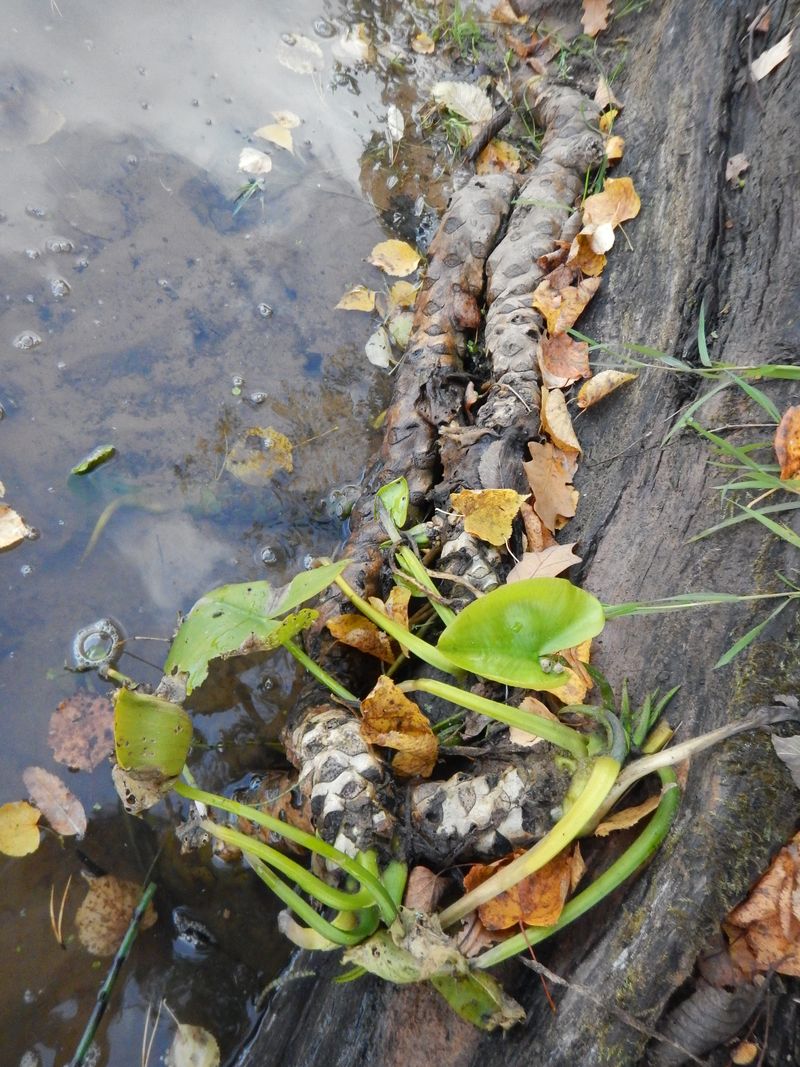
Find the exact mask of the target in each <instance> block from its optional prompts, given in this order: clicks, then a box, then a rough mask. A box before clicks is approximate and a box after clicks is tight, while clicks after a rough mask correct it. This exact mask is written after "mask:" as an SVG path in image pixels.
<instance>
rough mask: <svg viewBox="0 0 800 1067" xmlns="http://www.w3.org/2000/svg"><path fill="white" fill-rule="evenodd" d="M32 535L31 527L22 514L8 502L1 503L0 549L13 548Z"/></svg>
mask: <svg viewBox="0 0 800 1067" xmlns="http://www.w3.org/2000/svg"><path fill="white" fill-rule="evenodd" d="M30 536H31V528H30V526H28V524H27V523H26V522H25V520H24V519H23V518H22V516H21V515H18V514H17V512H16V511H14V509H13V508H11V507H9V506H8V504H0V551H1V550H2V549H4V548H13V547H14V546H15V545H18V544H19V543H20V541H24V540H25V538H26V537H30Z"/></svg>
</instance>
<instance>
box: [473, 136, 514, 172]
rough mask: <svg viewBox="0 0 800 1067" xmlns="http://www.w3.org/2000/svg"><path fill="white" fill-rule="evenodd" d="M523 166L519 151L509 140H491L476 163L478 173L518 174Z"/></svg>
mask: <svg viewBox="0 0 800 1067" xmlns="http://www.w3.org/2000/svg"><path fill="white" fill-rule="evenodd" d="M521 166H522V160H521V159H520V156H519V152H518V151H517V150H516V148H515V147H514V146H513V145H512V144H509V143H508V141H498V140H492V141H490V142H489V143H488V144H487V146H486V147H485V148H484V150H483V151H482V152H481V154H480V155H479V156H478V158H477V160H476V163H475V170H476V172H477V173H478V174H517V173H518V171H519V169H520V167H521Z"/></svg>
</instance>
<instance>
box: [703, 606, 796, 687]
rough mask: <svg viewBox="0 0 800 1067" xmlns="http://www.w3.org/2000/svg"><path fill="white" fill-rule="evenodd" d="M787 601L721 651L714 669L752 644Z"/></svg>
mask: <svg viewBox="0 0 800 1067" xmlns="http://www.w3.org/2000/svg"><path fill="white" fill-rule="evenodd" d="M788 603H789V601H788V600H784V601H783V602H782V603H781V604H778V606H777V608H775V610H774V611H773V612H771V613H770V614H769V615H768V616H767V617H766V619H764V621H763V622H760V623H758V625H757V626H754V627H753V629H752V630H748V631H747V633H746V634H745V635H744V636H743V637H740V638H739V640H738V641H737V642H736V643H735V644H733V645H731V647H730V648H729V649H728V651H727V652H725V653H723V655H721V656H720V657H719V659H718V660H717V662H716V663H715V664H714V670H717V668H718V667H725V666H726V665H727V664H728V663H730V661H731V660H732V659H734V658H735V657H736V656H738V655H739V653H740V652H742V651H743V650H744V649H745V648H747V646H748V645H752V643H753V642H754V641H755V639H756V638H757V637H758V635H759V634H760V633H761V631H762V630H763V629H764V628H765V627H766V626H768V625H769V623H771V622H772V620H773V619H774V618H776V617H777V616H778V615H780V613H781V612H782V611H783V609H784V608H785V607H786V605H787V604H788Z"/></svg>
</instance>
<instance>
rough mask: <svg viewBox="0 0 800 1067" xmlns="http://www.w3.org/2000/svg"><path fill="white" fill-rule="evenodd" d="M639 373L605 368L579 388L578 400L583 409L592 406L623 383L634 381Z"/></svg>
mask: <svg viewBox="0 0 800 1067" xmlns="http://www.w3.org/2000/svg"><path fill="white" fill-rule="evenodd" d="M638 377H639V375H638V374H633V373H628V372H626V371H621V370H603V371H600V373H599V374H595V376H594V378H592V379H591V380H590V381H588V382H584V384H583V385H582V386H581V387H580V389H579V390H578V396H577V398H576V402H577V404H578V407H579V408H581V410H583V409H585V408H590V407H592V405H594V404H596V403H597V402H598V400H603V399H604V397H607V396H608V395H609V393H613V392H614V390H615V389H619V387H620V386H621V385H625V383H626V382H632V381H633V380H634V378H638Z"/></svg>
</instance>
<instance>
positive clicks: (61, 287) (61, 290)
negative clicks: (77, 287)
mask: <svg viewBox="0 0 800 1067" xmlns="http://www.w3.org/2000/svg"><path fill="white" fill-rule="evenodd" d="M50 292H51V293H52V294H53V296H69V292H70V285H69V282H68V281H67V280H66V279H65V278H51V279H50Z"/></svg>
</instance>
